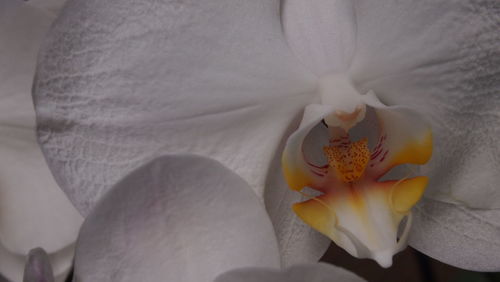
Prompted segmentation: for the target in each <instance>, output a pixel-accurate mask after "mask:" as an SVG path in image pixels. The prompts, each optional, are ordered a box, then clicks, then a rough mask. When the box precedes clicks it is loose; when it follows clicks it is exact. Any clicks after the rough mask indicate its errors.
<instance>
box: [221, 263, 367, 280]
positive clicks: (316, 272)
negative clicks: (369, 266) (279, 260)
mask: <svg viewBox="0 0 500 282" xmlns="http://www.w3.org/2000/svg"><path fill="white" fill-rule="evenodd" d="M362 281H365V280H364V279H362V278H361V277H359V276H357V275H356V274H354V273H352V272H349V271H347V270H345V269H343V268H340V267H337V266H334V265H331V264H326V263H316V264H302V265H294V266H292V267H290V268H288V269H286V270H283V271H279V270H274V269H270V268H244V269H236V270H232V271H229V272H227V273H224V274H222V275H220V276H219V277H217V279H215V281H214V282H362Z"/></svg>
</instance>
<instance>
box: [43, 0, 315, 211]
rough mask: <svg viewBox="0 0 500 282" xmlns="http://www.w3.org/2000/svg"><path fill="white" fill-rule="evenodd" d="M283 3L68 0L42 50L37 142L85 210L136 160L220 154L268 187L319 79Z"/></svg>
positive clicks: (220, 158)
mask: <svg viewBox="0 0 500 282" xmlns="http://www.w3.org/2000/svg"><path fill="white" fill-rule="evenodd" d="M278 2H279V1H277V0H272V1H268V0H256V1H246V0H236V1H235V0H223V1H201V2H200V1H183V2H169V3H164V2H158V1H153V0H150V1H136V0H125V1H124V0H111V1H100V0H89V1H70V2H68V3H67V4H66V6H65V9H64V10H63V12H62V14H61V16H60V17H59V18H58V20H57V21H56V23H55V25H54V27H53V29H52V31H51V33H50V36H49V38H48V40H47V41H46V44H45V47H44V49H43V52H42V54H41V56H40V60H39V64H38V72H37V80H36V83H35V87H34V95H35V104H36V109H37V114H38V116H37V117H38V122H39V127H38V128H39V141H40V143H41V144H42V148H43V151H44V153H45V156H46V157H47V159H48V162H49V165H50V167H51V168H52V170H53V172H54V174H55V178H56V180H57V181H58V183H59V184H60V185H61V186H62V188H63V189H64V191H65V192H66V193H67V194H68V196H69V197H70V199H71V200H72V202H73V203H74V204H75V205H76V207H77V208H78V210H79V211H81V212H82V213H83V214H84V215H85V214H88V212H89V211H90V209H91V208H92V207H93V205H94V203H95V202H96V200H97V199H98V198H99V197H100V196H101V195H103V193H104V192H105V191H106V190H107V189H109V188H110V187H111V185H112V184H114V183H115V182H116V181H117V180H118V179H120V178H121V177H123V176H124V175H125V174H126V173H127V172H129V171H130V170H132V169H134V168H137V167H138V166H140V165H141V164H143V163H145V162H147V161H148V160H151V159H152V158H154V157H156V156H158V155H160V154H163V153H172V152H189V153H195V154H199V155H205V156H210V157H213V158H214V159H216V160H218V161H220V162H222V163H223V164H224V165H225V166H227V167H228V168H230V169H232V170H234V171H235V172H236V173H238V174H239V175H241V176H242V177H243V178H244V179H245V180H246V181H247V182H248V183H249V184H250V186H251V187H252V188H253V189H254V190H255V192H256V193H257V194H258V195H259V196H262V194H263V190H264V189H263V187H264V183H265V176H266V173H267V171H268V168H269V164H270V162H271V160H272V158H273V157H274V155H275V150H276V149H277V147H278V145H279V142H280V141H281V139H282V138H283V134H284V132H285V130H286V128H287V127H288V126H289V125H290V123H291V121H292V119H293V118H294V117H295V116H297V115H298V114H300V112H301V110H302V108H303V105H304V104H305V103H306V101H308V100H309V99H310V96H309V95H308V94H307V93H309V92H311V93H312V89H313V88H314V86H313V84H312V83H311V81H312V75H311V74H309V73H307V72H304V69H303V68H302V67H301V66H300V64H299V63H298V62H297V63H296V62H295V60H294V58H295V57H294V56H293V54H291V51H289V49H288V47H287V44H286V41H285V39H284V36H283V34H282V29H281V23H280V17H279V3H278Z"/></svg>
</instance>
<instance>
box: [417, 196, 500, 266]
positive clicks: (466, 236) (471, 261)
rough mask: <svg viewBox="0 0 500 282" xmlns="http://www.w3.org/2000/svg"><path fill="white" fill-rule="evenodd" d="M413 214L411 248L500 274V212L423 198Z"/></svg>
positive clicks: (449, 261)
mask: <svg viewBox="0 0 500 282" xmlns="http://www.w3.org/2000/svg"><path fill="white" fill-rule="evenodd" d="M414 213H415V216H414V222H413V230H412V232H411V233H410V239H409V243H410V244H411V246H412V247H414V248H416V249H417V250H419V251H421V252H424V253H425V254H427V255H429V256H431V257H433V258H435V259H438V260H440V261H443V262H446V263H448V264H451V265H454V266H457V267H460V268H464V269H469V270H474V271H500V259H499V254H500V211H498V210H474V209H468V208H465V207H460V206H456V205H453V204H449V203H443V202H440V201H434V200H429V199H424V200H423V201H421V202H420V203H419V204H417V206H416V208H415V209H414Z"/></svg>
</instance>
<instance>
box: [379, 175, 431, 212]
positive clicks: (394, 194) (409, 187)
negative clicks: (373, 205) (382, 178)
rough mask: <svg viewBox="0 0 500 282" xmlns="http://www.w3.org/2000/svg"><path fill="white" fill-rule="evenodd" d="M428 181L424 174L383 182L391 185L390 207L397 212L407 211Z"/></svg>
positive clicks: (421, 193)
mask: <svg viewBox="0 0 500 282" xmlns="http://www.w3.org/2000/svg"><path fill="white" fill-rule="evenodd" d="M428 182H429V179H428V177H426V176H418V177H414V178H410V179H406V180H403V181H386V182H384V184H386V185H391V187H392V189H391V192H390V203H391V206H392V209H393V210H394V211H395V212H398V213H407V212H408V211H409V210H410V209H411V208H412V207H413V206H414V205H415V204H416V203H417V202H418V200H420V198H421V197H422V195H423V194H424V191H425V187H426V186H427V183H428Z"/></svg>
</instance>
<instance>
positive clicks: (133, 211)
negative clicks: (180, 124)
mask: <svg viewBox="0 0 500 282" xmlns="http://www.w3.org/2000/svg"><path fill="white" fill-rule="evenodd" d="M252 266H256V267H263V266H269V267H279V266H280V258H279V252H278V246H277V244H276V238H275V236H274V231H273V227H272V224H271V222H270V220H269V218H268V216H267V214H266V211H265V209H264V207H263V205H262V203H261V202H260V200H259V199H258V198H257V197H256V196H255V194H254V193H253V191H252V190H251V188H250V187H249V186H248V184H247V183H245V181H244V180H243V179H242V178H241V177H239V176H237V175H236V174H235V173H233V172H231V171H230V170H228V169H227V168H225V167H223V166H222V165H221V164H220V163H218V162H216V161H213V160H210V159H207V158H204V157H199V156H194V155H180V156H179V155H177V156H166V157H161V158H158V159H155V160H154V161H152V162H151V163H148V164H146V165H145V166H143V167H141V168H139V169H138V170H135V171H134V172H132V173H131V174H129V175H128V176H126V177H125V178H124V179H123V180H121V181H120V182H119V183H118V184H117V185H116V186H114V188H113V189H111V190H110V192H109V193H108V194H106V195H105V196H104V197H103V198H102V200H101V201H99V202H98V203H97V205H96V207H95V209H94V210H92V212H91V213H90V214H89V216H88V217H87V218H86V220H85V222H84V224H83V226H82V229H81V231H80V236H79V239H78V246H77V251H76V256H75V277H76V281H104V280H111V281H144V282H147V281H152V282H157V281H177V282H188V281H189V282H199V281H212V279H214V278H215V277H216V276H217V275H219V274H221V273H223V272H225V271H227V270H230V269H233V268H237V267H252Z"/></svg>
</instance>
